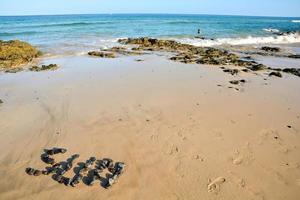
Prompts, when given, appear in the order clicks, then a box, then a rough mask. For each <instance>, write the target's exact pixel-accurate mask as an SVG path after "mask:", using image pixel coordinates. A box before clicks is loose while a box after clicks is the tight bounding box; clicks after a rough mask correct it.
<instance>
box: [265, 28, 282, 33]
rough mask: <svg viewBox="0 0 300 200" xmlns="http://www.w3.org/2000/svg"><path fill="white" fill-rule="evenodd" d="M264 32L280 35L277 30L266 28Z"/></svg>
mask: <svg viewBox="0 0 300 200" xmlns="http://www.w3.org/2000/svg"><path fill="white" fill-rule="evenodd" d="M263 31H266V32H269V33H279V32H280V31H279V30H278V29H275V28H264V29H263Z"/></svg>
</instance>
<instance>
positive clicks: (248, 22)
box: [0, 14, 300, 54]
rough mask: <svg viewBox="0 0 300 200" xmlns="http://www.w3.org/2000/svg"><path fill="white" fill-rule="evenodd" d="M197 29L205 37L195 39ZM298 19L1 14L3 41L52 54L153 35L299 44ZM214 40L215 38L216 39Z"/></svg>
mask: <svg viewBox="0 0 300 200" xmlns="http://www.w3.org/2000/svg"><path fill="white" fill-rule="evenodd" d="M198 29H200V30H201V36H204V37H206V38H207V39H205V40H203V39H197V38H195V36H197V35H198V33H197V31H198ZM299 30H300V18H282V17H245V16H216V15H164V14H155V15H151V14H111V15H110V14H99V15H55V16H9V17H8V16H0V40H11V39H19V40H24V41H27V42H29V43H31V44H33V45H35V46H37V47H38V48H40V49H41V50H42V51H44V52H46V53H50V54H62V53H64V54H74V53H82V52H86V51H88V50H91V49H98V48H105V47H110V46H113V45H116V41H117V40H118V39H119V38H126V37H141V36H148V37H155V38H163V39H174V40H177V41H180V42H183V43H189V44H194V45H198V46H215V45H223V44H231V45H239V44H281V43H284V44H286V43H299V42H300V35H299V34H289V35H285V36H276V35H274V33H275V32H287V31H299ZM212 39H213V40H212Z"/></svg>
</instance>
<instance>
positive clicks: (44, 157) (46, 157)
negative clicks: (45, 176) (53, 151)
mask: <svg viewBox="0 0 300 200" xmlns="http://www.w3.org/2000/svg"><path fill="white" fill-rule="evenodd" d="M41 160H42V161H43V162H44V163H46V164H50V165H53V164H54V163H55V160H54V159H53V158H50V157H49V155H47V154H42V155H41Z"/></svg>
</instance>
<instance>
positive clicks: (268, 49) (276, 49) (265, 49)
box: [261, 47, 280, 52]
mask: <svg viewBox="0 0 300 200" xmlns="http://www.w3.org/2000/svg"><path fill="white" fill-rule="evenodd" d="M261 50H263V51H267V52H279V51H280V48H278V47H262V48H261Z"/></svg>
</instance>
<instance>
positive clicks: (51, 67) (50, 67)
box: [29, 64, 58, 72]
mask: <svg viewBox="0 0 300 200" xmlns="http://www.w3.org/2000/svg"><path fill="white" fill-rule="evenodd" d="M57 68H58V65H57V64H49V65H42V66H41V67H38V66H32V67H30V68H29V70H30V71H34V72H40V71H47V70H56V69H57Z"/></svg>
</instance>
